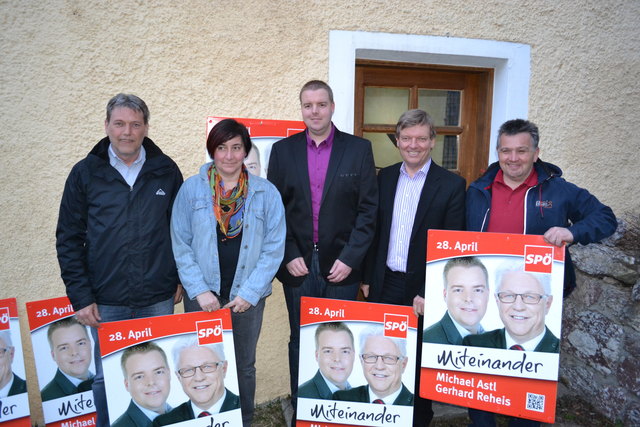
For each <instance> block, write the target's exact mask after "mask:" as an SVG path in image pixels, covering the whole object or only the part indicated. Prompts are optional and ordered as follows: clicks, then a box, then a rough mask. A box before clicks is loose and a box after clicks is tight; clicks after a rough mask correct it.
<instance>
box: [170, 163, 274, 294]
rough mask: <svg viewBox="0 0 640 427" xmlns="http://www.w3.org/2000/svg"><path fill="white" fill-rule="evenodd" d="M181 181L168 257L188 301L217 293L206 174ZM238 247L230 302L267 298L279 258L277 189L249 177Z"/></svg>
mask: <svg viewBox="0 0 640 427" xmlns="http://www.w3.org/2000/svg"><path fill="white" fill-rule="evenodd" d="M210 166H211V163H207V164H205V165H203V166H202V167H201V168H200V173H199V174H198V175H195V176H192V177H191V178H189V179H187V180H186V181H185V182H184V184H183V185H182V187H180V191H179V192H178V195H177V196H176V200H175V202H174V203H173V213H172V215H171V240H172V246H173V255H174V257H175V260H176V265H177V266H178V274H179V275H180V280H181V282H182V286H184V288H185V290H186V291H187V293H188V295H189V298H191V299H195V298H196V296H198V295H200V294H201V293H203V292H206V291H213V292H215V293H217V294H219V293H220V262H219V258H218V247H217V244H218V242H217V237H216V218H215V215H214V213H213V200H212V197H211V187H209V179H208V177H207V171H208V170H209V167H210ZM242 227H243V228H242V244H241V247H240V254H239V256H238V266H237V269H236V273H235V277H234V279H233V284H232V286H231V293H230V295H229V297H230V299H231V300H233V299H234V298H235V297H236V296H240V297H241V298H243V299H244V300H246V301H247V302H249V303H250V304H252V305H256V304H257V303H258V301H259V300H260V299H261V298H264V297H266V296H268V295H270V294H271V281H272V280H273V277H274V276H275V274H276V271H277V270H278V267H279V266H280V263H281V262H282V258H283V256H284V241H285V236H286V228H285V227H286V225H285V219H284V207H283V205H282V199H281V197H280V193H278V190H277V189H276V188H275V187H274V186H273V184H271V183H270V182H269V181H267V180H266V179H263V178H260V177H257V176H254V175H251V174H249V190H248V193H247V200H246V202H245V206H244V219H243V225H242Z"/></svg>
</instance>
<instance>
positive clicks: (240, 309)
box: [223, 296, 251, 313]
mask: <svg viewBox="0 0 640 427" xmlns="http://www.w3.org/2000/svg"><path fill="white" fill-rule="evenodd" d="M223 308H230V309H232V310H233V312H234V313H244V312H245V311H247V310H248V309H249V308H251V304H250V303H249V302H247V301H246V300H245V299H244V298H242V297H239V296H237V297H235V298H234V299H233V301H229V303H228V304H227V305H225V306H224V307H223Z"/></svg>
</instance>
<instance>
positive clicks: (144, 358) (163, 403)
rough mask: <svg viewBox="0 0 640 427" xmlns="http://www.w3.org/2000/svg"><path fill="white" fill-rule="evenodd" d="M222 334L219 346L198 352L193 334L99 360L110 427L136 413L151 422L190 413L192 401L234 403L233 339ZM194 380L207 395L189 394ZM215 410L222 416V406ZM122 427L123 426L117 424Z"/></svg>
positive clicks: (125, 350)
mask: <svg viewBox="0 0 640 427" xmlns="http://www.w3.org/2000/svg"><path fill="white" fill-rule="evenodd" d="M222 334H223V338H222V343H218V344H206V345H203V346H199V345H198V342H197V336H196V334H195V333H190V334H179V335H172V336H167V337H163V338H157V339H154V340H151V341H145V342H142V343H138V344H135V345H133V346H129V347H127V348H124V349H122V350H119V351H116V352H114V353H111V354H109V355H108V356H105V357H103V359H102V363H103V367H104V371H105V386H106V390H107V396H108V408H109V418H110V420H112V421H113V422H114V425H120V424H118V423H117V421H118V420H120V421H122V420H123V419H124V418H126V416H127V415H128V414H132V413H134V412H138V411H140V412H145V411H148V413H149V414H151V415H153V416H156V414H160V415H163V414H167V413H168V412H170V411H171V410H173V409H176V408H179V407H180V408H182V407H185V408H186V407H187V406H189V407H190V402H191V401H193V402H194V403H196V402H197V403H202V404H208V403H211V402H213V403H216V402H218V403H220V402H219V398H220V396H227V397H229V398H231V397H234V398H235V397H237V396H238V395H239V391H238V380H237V376H236V363H235V351H234V346H233V334H232V332H231V331H224V332H223V333H222ZM185 366H186V368H185ZM194 367H195V368H194ZM194 380H195V381H196V382H202V383H206V390H204V389H203V390H202V391H193V390H197V389H198V388H197V387H195V388H194V387H191V386H192V385H193V384H192V383H193V382H194ZM225 393H226V394H225ZM222 403H224V402H222ZM218 406H221V409H220V412H224V411H225V410H226V407H225V405H224V404H223V405H218ZM214 407H215V405H214ZM233 409H237V408H235V407H234V408H233ZM154 413H155V414H154ZM132 418H133V417H132ZM185 420H186V418H185V419H184V420H182V421H185ZM175 422H178V421H177V420H176V421H174V423H175ZM122 425H126V423H125V422H124V421H122Z"/></svg>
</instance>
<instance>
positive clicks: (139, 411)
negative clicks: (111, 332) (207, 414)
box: [111, 341, 171, 427]
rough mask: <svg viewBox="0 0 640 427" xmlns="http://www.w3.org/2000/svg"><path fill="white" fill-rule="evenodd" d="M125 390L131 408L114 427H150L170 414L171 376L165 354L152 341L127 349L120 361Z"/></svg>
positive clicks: (112, 425)
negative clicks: (155, 420)
mask: <svg viewBox="0 0 640 427" xmlns="http://www.w3.org/2000/svg"><path fill="white" fill-rule="evenodd" d="M120 367H121V368H122V373H123V374H124V386H125V388H126V389H127V391H128V392H129V394H131V402H130V403H129V407H128V408H127V410H126V411H125V412H124V414H122V415H120V417H118V419H117V420H116V421H115V422H114V423H112V424H111V427H149V426H151V422H152V421H153V420H154V419H155V418H157V417H158V416H159V415H162V414H164V413H166V412H168V411H169V410H170V409H171V407H169V405H167V398H168V397H169V392H170V391H171V374H170V371H169V363H168V362H167V355H166V354H165V352H164V350H163V349H162V348H161V347H160V346H158V345H157V344H156V343H154V342H152V341H148V342H143V343H140V344H137V345H134V346H131V347H127V348H126V349H125V350H124V351H123V352H122V356H121V357H120Z"/></svg>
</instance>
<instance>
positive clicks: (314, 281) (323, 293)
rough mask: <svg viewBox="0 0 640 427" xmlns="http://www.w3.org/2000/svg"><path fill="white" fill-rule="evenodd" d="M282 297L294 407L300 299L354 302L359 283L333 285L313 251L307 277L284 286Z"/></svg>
mask: <svg viewBox="0 0 640 427" xmlns="http://www.w3.org/2000/svg"><path fill="white" fill-rule="evenodd" d="M284 285H285V286H284V297H285V300H286V302H287V310H289V327H290V329H291V332H290V334H289V374H290V378H291V403H292V405H293V407H294V408H295V407H296V397H297V396H298V362H299V357H300V298H302V297H316V298H331V299H341V300H350V301H355V299H356V298H357V297H358V291H359V290H360V282H355V283H350V284H347V285H333V284H331V283H330V282H328V281H327V280H326V279H325V278H324V277H322V274H321V273H320V263H319V261H318V252H317V251H315V250H314V251H313V255H312V256H311V265H310V266H309V275H308V276H307V277H306V278H305V279H304V282H302V284H301V285H300V286H287V285H286V283H285V284H284Z"/></svg>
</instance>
